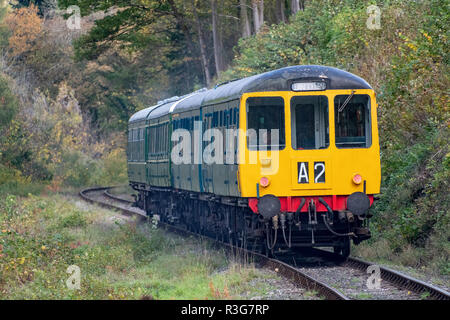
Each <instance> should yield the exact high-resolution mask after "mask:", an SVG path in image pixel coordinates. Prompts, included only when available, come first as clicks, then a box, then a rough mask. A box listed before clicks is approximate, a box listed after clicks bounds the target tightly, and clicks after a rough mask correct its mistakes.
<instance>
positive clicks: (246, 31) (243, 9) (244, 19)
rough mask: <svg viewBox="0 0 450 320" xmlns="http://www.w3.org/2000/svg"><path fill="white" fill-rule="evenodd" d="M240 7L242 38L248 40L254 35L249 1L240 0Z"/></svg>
mask: <svg viewBox="0 0 450 320" xmlns="http://www.w3.org/2000/svg"><path fill="white" fill-rule="evenodd" d="M239 7H240V13H241V14H240V17H241V30H242V31H241V32H242V37H243V38H247V37H249V36H250V35H251V34H252V29H251V26H250V20H249V18H248V10H247V9H248V4H247V0H240V1H239Z"/></svg>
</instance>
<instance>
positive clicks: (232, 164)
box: [128, 66, 381, 256]
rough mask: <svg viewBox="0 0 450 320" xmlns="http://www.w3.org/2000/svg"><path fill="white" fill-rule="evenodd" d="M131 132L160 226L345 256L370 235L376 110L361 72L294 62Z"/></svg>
mask: <svg viewBox="0 0 450 320" xmlns="http://www.w3.org/2000/svg"><path fill="white" fill-rule="evenodd" d="M129 129H130V134H129V138H130V140H129V150H128V161H129V162H128V168H129V177H130V185H131V186H132V187H133V188H134V189H135V190H137V191H138V192H139V198H138V201H137V204H138V205H139V206H140V207H141V208H143V209H144V210H146V211H147V212H148V213H149V214H150V215H152V214H158V215H159V216H160V217H161V219H162V220H163V221H166V222H168V223H176V224H181V225H184V226H186V227H187V228H188V229H190V230H192V231H195V232H199V233H202V234H207V235H210V236H213V237H215V238H218V239H221V240H223V241H227V242H233V243H236V244H238V245H241V246H252V247H253V248H255V247H256V248H260V249H261V250H265V251H266V252H273V250H279V249H286V248H292V247H333V248H334V249H335V251H336V252H338V253H340V254H342V255H344V256H347V255H348V254H349V252H350V240H353V242H354V243H356V244H358V243H360V242H361V241H363V240H365V239H368V238H370V231H369V223H368V221H369V218H370V214H369V207H370V206H371V205H372V203H373V196H374V194H377V193H379V191H380V180H381V177H380V157H379V141H378V129H377V104H376V100H375V93H374V91H373V90H372V88H371V87H370V85H369V84H368V83H367V82H366V81H364V80H363V79H362V78H360V77H358V76H355V75H353V74H351V73H348V72H345V71H343V70H339V69H336V68H332V67H326V66H293V67H287V68H283V69H279V70H275V71H271V72H267V73H263V74H259V75H255V76H252V77H249V78H245V79H240V80H237V81H232V82H229V83H226V84H222V85H219V86H216V87H215V88H213V89H210V90H201V91H199V92H195V93H192V94H190V95H186V96H184V97H175V98H172V99H169V100H166V101H163V102H161V103H159V104H158V105H157V106H153V107H150V108H148V109H146V110H143V111H140V112H139V113H137V114H136V115H134V116H133V117H132V118H131V119H130V126H129ZM184 149H185V150H184ZM218 156H219V157H218Z"/></svg>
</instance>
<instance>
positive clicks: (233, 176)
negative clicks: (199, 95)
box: [224, 100, 239, 197]
mask: <svg viewBox="0 0 450 320" xmlns="http://www.w3.org/2000/svg"><path fill="white" fill-rule="evenodd" d="M238 123H239V100H234V101H230V102H229V103H228V104H227V117H226V124H227V126H226V127H227V129H228V130H229V131H228V133H227V134H226V135H225V141H224V142H225V145H226V147H225V153H230V155H228V156H229V159H228V160H227V159H226V160H227V161H226V170H227V173H228V184H227V185H228V194H229V195H230V196H232V197H238V196H239V188H238V181H237V171H238V165H237V157H238V153H237V150H238V127H239V126H238Z"/></svg>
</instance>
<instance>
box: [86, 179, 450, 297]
mask: <svg viewBox="0 0 450 320" xmlns="http://www.w3.org/2000/svg"><path fill="white" fill-rule="evenodd" d="M113 188H114V187H96V188H88V189H84V190H82V191H80V196H81V198H83V199H84V200H86V201H88V202H91V203H95V204H99V205H101V206H103V207H107V208H114V209H119V210H120V211H122V213H124V214H125V215H128V216H130V215H137V216H139V217H141V218H143V219H147V216H146V215H145V212H144V211H142V210H141V209H139V208H136V207H133V205H132V204H133V202H132V201H131V200H129V199H124V198H122V197H119V196H116V195H113V194H111V193H110V192H109V191H110V190H111V189H113ZM159 225H160V226H162V227H164V228H165V229H167V230H169V231H172V232H176V233H178V234H181V235H193V236H196V237H205V236H201V235H198V234H196V233H192V232H190V231H187V230H185V229H182V228H179V227H176V226H173V225H170V224H165V223H162V222H159ZM206 238H208V239H209V240H212V241H215V242H216V244H218V245H220V246H223V247H225V248H227V249H228V250H230V251H232V252H239V254H242V255H246V256H248V257H250V258H251V260H252V261H254V262H255V263H257V264H258V265H259V266H262V267H266V268H270V269H271V270H276V271H277V272H278V273H279V274H281V275H282V276H284V277H285V278H288V279H290V280H291V281H293V282H294V283H295V284H297V285H299V286H300V287H302V288H305V289H307V290H312V291H316V292H317V293H318V295H320V296H323V297H325V298H326V299H329V300H351V299H358V298H366V299H367V298H370V297H372V296H371V295H369V294H367V295H365V296H364V294H360V295H359V296H358V295H355V294H352V293H351V292H352V290H358V289H357V288H356V289H355V287H357V285H355V283H353V282H350V283H347V285H346V284H345V282H348V281H342V282H344V284H343V283H339V279H338V281H337V282H338V284H336V282H334V283H333V284H332V285H330V284H328V283H329V282H332V281H327V283H325V282H322V281H320V280H318V279H319V278H320V279H322V278H323V277H327V273H328V274H330V273H331V278H336V275H339V276H342V277H344V278H346V279H344V280H348V277H350V278H351V279H353V280H354V279H359V280H360V281H359V282H360V284H359V285H360V286H361V281H363V282H364V284H363V285H364V286H365V281H366V279H367V278H368V276H369V275H368V274H367V273H366V270H367V268H368V267H369V266H372V265H374V264H373V263H370V262H367V261H363V260H361V259H357V258H352V257H349V258H348V259H347V260H346V261H339V259H338V258H337V257H336V255H335V254H334V253H332V252H328V251H325V250H317V249H314V250H311V253H312V254H313V255H312V257H313V260H314V259H315V261H314V262H312V263H311V262H309V263H308V262H306V263H305V257H304V256H303V254H302V253H295V252H294V253H295V254H296V256H295V257H294V256H290V257H292V260H290V259H289V258H290V257H289V256H288V257H285V256H284V257H282V258H277V259H272V258H268V257H266V256H264V255H261V254H259V253H255V252H251V251H249V250H246V249H243V248H238V247H234V246H231V245H230V244H228V243H223V242H219V241H217V240H215V239H212V238H209V237H206ZM306 258H307V257H306ZM302 259H303V260H302ZM305 264H306V265H308V264H309V266H308V267H304V265H305ZM379 270H380V276H381V280H382V282H383V287H384V292H383V291H379V293H380V294H381V295H375V297H373V298H375V299H383V298H384V299H420V298H427V299H434V300H450V293H449V292H447V291H445V290H443V289H441V288H438V287H436V286H434V285H431V284H429V283H426V282H423V281H421V280H418V279H415V278H412V277H410V276H408V275H405V274H403V273H400V272H398V271H395V270H392V269H390V268H386V267H381V266H379ZM372 294H373V292H372Z"/></svg>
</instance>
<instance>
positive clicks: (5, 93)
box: [0, 74, 17, 132]
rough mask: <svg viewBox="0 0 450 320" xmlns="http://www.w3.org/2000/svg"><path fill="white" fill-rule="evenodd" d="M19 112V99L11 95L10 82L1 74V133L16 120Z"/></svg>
mask: <svg viewBox="0 0 450 320" xmlns="http://www.w3.org/2000/svg"><path fill="white" fill-rule="evenodd" d="M16 112H17V99H16V98H15V97H14V95H13V94H12V93H11V90H10V88H9V85H8V82H7V81H6V79H5V78H4V77H3V75H1V74H0V132H1V131H2V129H3V128H4V127H6V126H7V125H8V124H9V123H10V122H11V120H12V119H13V118H14V116H15V114H16Z"/></svg>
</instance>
